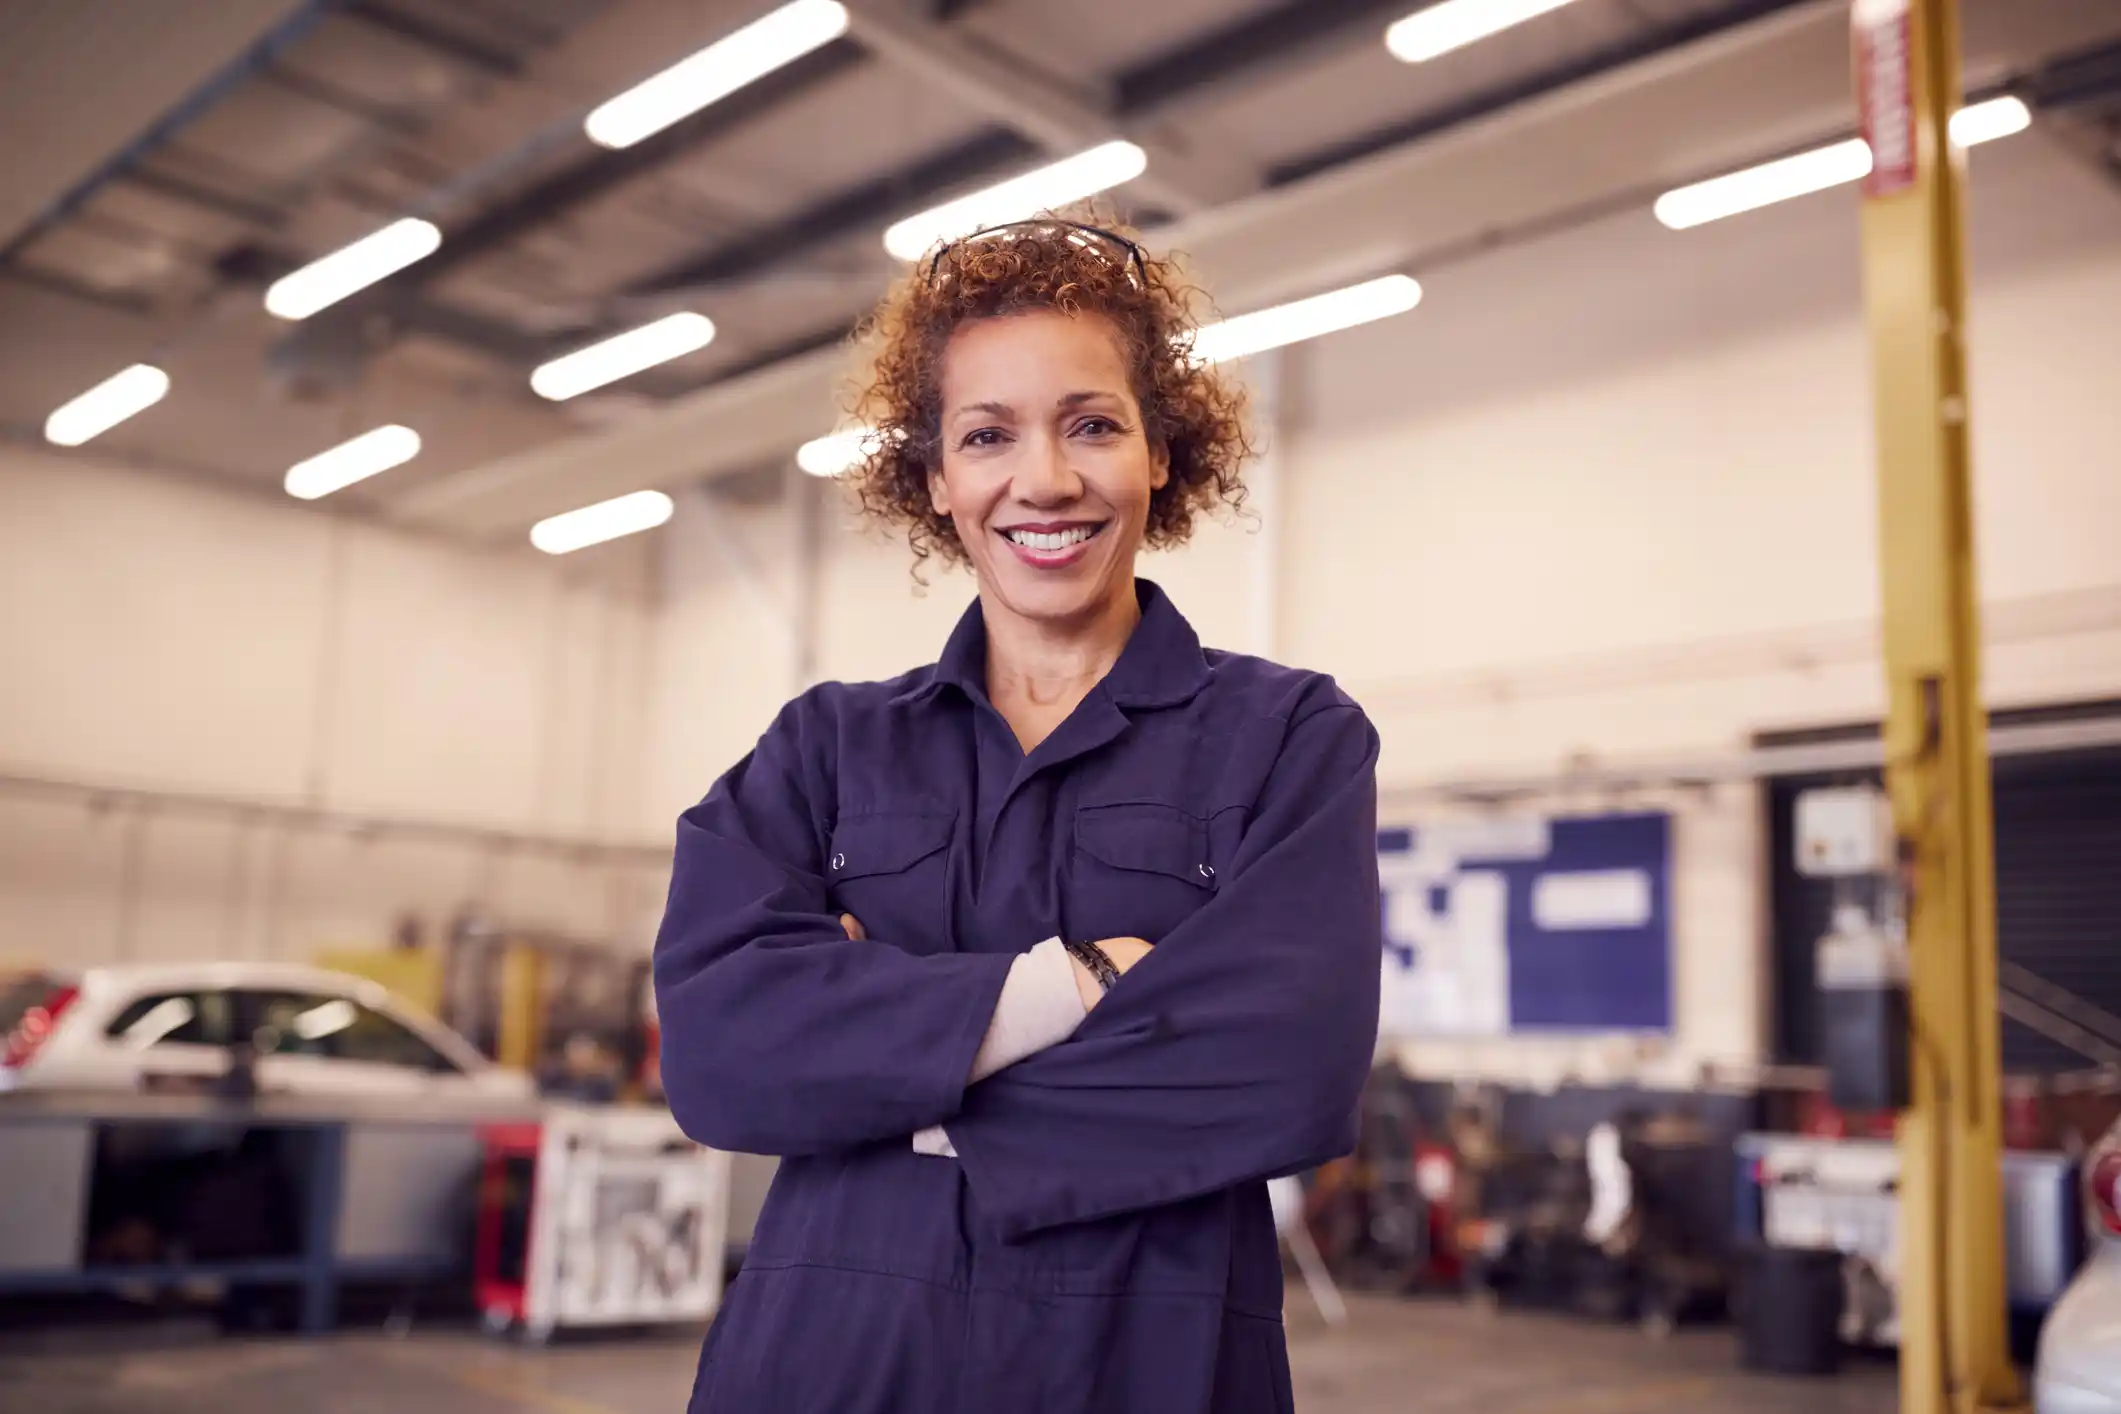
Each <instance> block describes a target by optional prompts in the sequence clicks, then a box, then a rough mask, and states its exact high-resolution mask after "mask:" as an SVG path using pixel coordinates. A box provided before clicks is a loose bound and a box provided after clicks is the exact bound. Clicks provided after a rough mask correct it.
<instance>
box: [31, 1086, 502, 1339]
mask: <svg viewBox="0 0 2121 1414" xmlns="http://www.w3.org/2000/svg"><path fill="white" fill-rule="evenodd" d="M416 1108H417V1107H416V1106H414V1105H412V1104H411V1103H409V1102H407V1101H404V1100H403V1099H399V1100H396V1101H394V1102H393V1103H392V1104H391V1105H390V1106H389V1107H388V1108H387V1110H386V1109H383V1108H381V1107H372V1108H371V1107H362V1106H358V1105H333V1106H331V1107H329V1108H325V1107H323V1106H321V1105H319V1104H317V1103H316V1102H314V1101H310V1100H303V1101H291V1100H284V1099H274V1098H271V1097H266V1098H264V1099H261V1100H259V1101H257V1102H256V1103H254V1104H240V1105H239V1104H229V1103H225V1102H221V1101H216V1100H212V1099H208V1098H205V1097H199V1096H175V1095H138V1096H136V1095H111V1096H80V1095H61V1094H52V1095H40V1094H21V1095H13V1096H9V1097H7V1098H6V1100H5V1101H4V1102H0V1173H5V1174H6V1175H7V1179H8V1181H7V1183H6V1184H5V1185H0V1295H41V1294H52V1295H66V1294H87V1293H93V1292H105V1291H114V1290H134V1289H139V1288H148V1287H151V1288H156V1289H160V1290H175V1289H190V1288H192V1287H194V1286H196V1285H197V1284H198V1283H200V1282H211V1283H217V1284H220V1285H222V1286H224V1287H225V1288H227V1289H229V1290H231V1291H236V1290H281V1291H286V1292H289V1293H291V1294H292V1296H293V1301H292V1302H291V1306H292V1311H293V1315H294V1318H295V1323H296V1324H297V1325H298V1327H299V1328H300V1329H302V1330H304V1331H309V1332H316V1331H324V1330H329V1329H330V1328H331V1326H332V1324H333V1321H334V1319H335V1317H336V1313H337V1301H338V1290H339V1287H340V1286H341V1285H342V1284H343V1283H347V1282H383V1283H391V1284H397V1283H410V1282H416V1281H423V1280H432V1279H436V1278H441V1277H446V1276H448V1275H451V1274H452V1273H455V1274H461V1273H462V1271H463V1270H464V1265H465V1257H466V1248H467V1245H468V1244H467V1241H466V1237H467V1234H468V1222H467V1221H466V1219H467V1216H468V1207H469V1203H468V1196H469V1187H470V1182H471V1178H472V1174H473V1164H474V1160H475V1158H476V1151H475V1150H474V1148H473V1142H474V1132H473V1121H472V1119H471V1118H469V1117H467V1116H465V1115H462V1114H455V1115H445V1114H436V1115H434V1116H433V1117H430V1118H422V1117H419V1116H418V1115H416V1114H414V1113H413V1111H414V1110H415V1109H416ZM261 1154H263V1155H266V1156H268V1157H270V1158H271V1160H272V1164H271V1169H272V1174H271V1183H270V1184H269V1185H267V1186H268V1187H269V1188H271V1189H272V1190H273V1191H274V1192H275V1193H276V1195H277V1196H276V1197H275V1198H274V1199H273V1204H274V1205H275V1206H283V1205H284V1208H285V1219H286V1220H285V1221H284V1222H282V1221H269V1222H265V1223H262V1224H259V1223H251V1224H248V1226H247V1227H246V1229H245V1231H243V1232H241V1233H232V1232H231V1231H230V1230H229V1229H228V1228H226V1227H219V1228H215V1229H213V1230H211V1231H209V1230H207V1228H204V1227H201V1226H200V1225H199V1224H198V1222H197V1221H196V1219H199V1218H212V1217H215V1216H217V1215H218V1216H222V1217H225V1216H227V1215H226V1214H220V1213H218V1211H217V1210H218V1209H219V1208H220V1207H224V1206H225V1204H219V1203H216V1202H215V1201H213V1200H212V1192H213V1185H214V1184H215V1183H217V1182H219V1181H220V1180H221V1178H222V1177H223V1176H224V1174H226V1173H228V1172H233V1171H234V1170H231V1169H227V1168H225V1167H224V1166H222V1165H221V1164H220V1163H219V1162H218V1160H220V1159H221V1158H223V1157H239V1158H246V1159H249V1158H255V1157H256V1156H259V1155H261ZM128 1155H129V1156H130V1158H129V1159H128ZM158 1155H159V1156H176V1158H175V1161H173V1162H166V1163H164V1162H159V1161H158V1160H157V1159H156V1157H155V1156H158ZM128 1161H129V1162H131V1163H133V1164H134V1166H135V1169H136V1171H138V1172H140V1173H142V1174H144V1175H145V1176H147V1177H148V1178H150V1179H154V1178H156V1177H157V1176H158V1175H159V1176H160V1177H161V1178H164V1179H167V1178H170V1177H181V1178H182V1179H183V1180H184V1186H185V1189H186V1190H187V1192H186V1193H179V1192H169V1193H163V1194H160V1195H159V1196H160V1197H161V1198H162V1199H165V1200H166V1201H163V1202H160V1203H159V1204H157V1205H156V1206H155V1209H154V1210H153V1211H152V1212H148V1213H145V1214H142V1215H140V1216H141V1217H143V1218H144V1219H145V1221H144V1222H136V1223H132V1224H130V1225H129V1227H130V1230H129V1231H125V1232H120V1231H117V1230H115V1229H114V1228H112V1227H111V1226H110V1225H109V1224H101V1225H99V1217H100V1216H101V1215H100V1214H99V1212H98V1206H99V1202H104V1203H105V1205H106V1206H107V1199H108V1198H109V1196H110V1194H109V1192H108V1190H109V1182H108V1180H109V1179H110V1178H112V1177H113V1176H114V1173H115V1170H113V1171H112V1172H109V1173H105V1174H104V1175H102V1178H103V1180H105V1181H103V1182H101V1183H100V1184H99V1174H98V1165H99V1163H104V1164H116V1163H121V1162H128ZM239 1167H241V1168H242V1170H243V1172H245V1173H250V1174H255V1173H257V1171H258V1168H257V1166H256V1165H255V1164H249V1163H246V1164H245V1165H241V1166H239ZM99 1190H100V1191H99ZM219 1191H220V1192H222V1193H223V1194H226V1193H227V1192H229V1191H232V1190H231V1189H229V1188H228V1187H226V1186H225V1185H224V1186H223V1187H222V1188H221V1189H220V1190H219ZM187 1193H188V1194H189V1195H190V1196H189V1197H187ZM120 1216H122V1215H120ZM283 1228H284V1229H286V1230H283ZM261 1234H262V1235H263V1237H264V1238H265V1239H267V1240H265V1241H264V1242H263V1244H262V1245H261V1243H260V1241H258V1240H257V1239H258V1238H259V1237H260V1235H261Z"/></svg>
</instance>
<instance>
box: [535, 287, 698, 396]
mask: <svg viewBox="0 0 2121 1414" xmlns="http://www.w3.org/2000/svg"><path fill="white" fill-rule="evenodd" d="M713 342H714V321H713V320H711V319H709V318H708V317H707V316H706V315H704V314H694V313H692V312H691V311H689V310H688V311H685V312H683V313H679V314H671V315H666V316H664V317H663V318H661V319H658V320H656V321H655V322H654V323H653V324H643V325H642V326H641V327H640V328H638V329H629V330H627V331H626V332H625V333H623V334H614V335H613V336H612V337H610V338H608V339H606V340H604V341H603V342H602V343H600V344H591V345H590V346H589V347H588V348H586V349H576V350H575V351H574V352H573V353H571V354H568V355H566V356H565V357H564V358H556V359H554V360H553V361H552V362H550V363H545V364H540V365H538V368H537V371H535V372H534V373H532V374H531V375H530V386H531V387H532V388H534V389H535V390H537V393H538V396H539V397H544V398H550V399H552V400H553V401H554V402H556V403H557V402H565V401H566V400H567V399H569V398H572V397H577V396H579V395H581V394H583V393H586V392H588V391H589V390H590V389H592V388H601V387H603V386H604V385H605V384H606V383H616V382H618V381H619V380H620V379H621V378H630V377H632V376H633V375H634V374H636V373H639V372H640V371H641V370H642V369H644V368H653V367H655V366H656V365H657V364H659V363H668V362H670V360H672V359H674V358H682V357H683V356H684V355H686V354H689V353H692V352H694V351H695V350H698V349H704V348H706V347H707V346H708V345H709V344H711V343H713Z"/></svg>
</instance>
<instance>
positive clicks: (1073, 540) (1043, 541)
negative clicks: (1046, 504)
mask: <svg viewBox="0 0 2121 1414" xmlns="http://www.w3.org/2000/svg"><path fill="white" fill-rule="evenodd" d="M1096 533H1097V527H1096V526H1094V525H1077V526H1070V527H1069V528H1068V529H1066V530H1056V531H1040V530H1005V531H1003V532H1002V534H1004V535H1006V536H1008V537H1009V538H1010V539H1011V540H1014V541H1015V542H1016V543H1017V544H1019V545H1021V546H1023V547H1024V548H1025V549H1026V550H1049V551H1050V550H1065V549H1067V548H1068V547H1069V546H1070V545H1080V544H1082V543H1083V542H1084V541H1085V540H1088V539H1089V538H1090V537H1091V536H1093V535H1095V534H1096Z"/></svg>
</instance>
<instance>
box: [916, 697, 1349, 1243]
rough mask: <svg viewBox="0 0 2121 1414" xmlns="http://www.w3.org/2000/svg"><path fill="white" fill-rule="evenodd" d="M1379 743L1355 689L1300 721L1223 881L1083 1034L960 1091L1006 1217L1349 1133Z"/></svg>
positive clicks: (1232, 1168)
mask: <svg viewBox="0 0 2121 1414" xmlns="http://www.w3.org/2000/svg"><path fill="white" fill-rule="evenodd" d="M1376 760H1377V735H1376V733H1375V731H1374V730H1373V729H1372V728H1371V726H1370V724H1369V722H1368V721H1367V720H1366V719H1365V718H1364V717H1363V715H1362V713H1361V711H1360V710H1359V709H1357V708H1356V707H1354V706H1353V705H1352V704H1350V703H1348V702H1347V701H1346V699H1344V698H1341V699H1338V700H1337V701H1336V702H1335V703H1333V704H1331V705H1328V706H1325V707H1322V708H1318V709H1315V710H1314V711H1313V712H1312V713H1311V714H1310V715H1309V716H1307V717H1304V718H1303V719H1301V720H1299V721H1297V722H1296V723H1294V724H1293V725H1291V726H1290V727H1289V728H1288V731H1287V735H1286V737H1285V740H1284V742H1283V744H1282V747H1281V752H1280V755H1279V757H1278V759H1277V761H1276V764H1275V767H1274V770H1273V772H1272V774H1271V775H1270V777H1269V779H1268V781H1267V784H1266V786H1265V788H1264V790H1263V791H1262V793H1261V797H1260V800H1259V802H1258V805H1257V807H1256V809H1255V811H1254V814H1253V817H1252V819H1251V821H1250V823H1249V824H1248V826H1247V829H1246V833H1245V837H1244V840H1243V842H1242V844H1241V845H1240V848H1239V851H1238V855H1237V857H1236V858H1235V859H1234V860H1233V861H1231V863H1230V865H1229V866H1228V867H1227V868H1225V870H1224V871H1223V884H1222V887H1221V889H1220V890H1219V892H1218V894H1217V896H1216V897H1215V899H1214V900H1212V901H1211V902H1210V903H1208V904H1207V905H1206V906H1204V907H1203V908H1201V909H1200V910H1199V911H1198V912H1197V913H1195V914H1194V915H1193V916H1192V917H1190V918H1188V919H1187V920H1186V921H1185V922H1184V923H1183V924H1181V925H1180V926H1179V927H1178V928H1177V929H1176V930H1174V931H1173V932H1172V933H1171V934H1170V935H1169V936H1167V937H1165V938H1162V939H1159V940H1157V946H1156V949H1155V951H1154V952H1153V953H1151V954H1150V955H1149V956H1148V957H1147V958H1145V959H1144V960H1143V961H1142V962H1141V963H1140V964H1139V965H1138V966H1136V967H1135V968H1134V969H1133V970H1132V971H1131V972H1129V973H1128V974H1127V976H1125V977H1123V978H1122V979H1121V980H1120V982H1119V984H1118V985H1117V986H1115V987H1114V988H1113V990H1112V992H1111V993H1110V994H1109V995H1108V996H1106V997H1105V998H1104V999H1103V1000H1102V1001H1101V1002H1100V1003H1099V1004H1098V1006H1097V1007H1096V1008H1095V1009H1094V1010H1093V1011H1091V1012H1090V1014H1089V1016H1088V1017H1087V1019H1085V1020H1084V1022H1083V1023H1082V1025H1081V1027H1080V1028H1079V1029H1078V1030H1077V1031H1076V1033H1075V1035H1074V1037H1073V1038H1072V1039H1070V1040H1068V1041H1067V1042H1065V1043H1064V1044H1060V1045H1056V1046H1053V1047H1051V1048H1050V1049H1048V1050H1045V1051H1042V1052H1040V1053H1038V1054H1036V1055H1033V1056H1030V1057H1029V1058H1027V1059H1025V1060H1022V1061H1020V1062H1019V1063H1017V1064H1015V1065H1013V1066H1011V1067H1010V1068H1008V1069H1006V1070H1003V1071H1001V1072H999V1073H997V1074H995V1075H994V1076H992V1077H991V1078H989V1079H986V1080H984V1081H982V1082H981V1083H980V1084H978V1085H975V1086H973V1087H972V1088H971V1089H970V1090H968V1091H967V1092H966V1093H965V1096H964V1099H963V1104H962V1108H961V1109H960V1110H959V1112H958V1113H957V1115H956V1116H955V1117H954V1118H951V1119H950V1120H949V1122H948V1126H947V1129H948V1134H949V1137H950V1140H951V1142H952V1144H953V1145H954V1146H955V1148H956V1151H957V1154H958V1157H959V1158H960V1160H961V1161H962V1162H963V1164H964V1167H965V1176H966V1180H967V1182H968V1183H969V1184H970V1185H971V1187H972V1190H973V1195H974V1197H975V1198H976V1199H977V1200H978V1202H979V1205H980V1208H981V1210H982V1212H983V1213H984V1214H986V1215H987V1216H988V1217H989V1218H990V1219H991V1220H993V1221H994V1222H996V1223H997V1224H998V1225H999V1227H1000V1229H1001V1231H1002V1232H1003V1233H1004V1234H1005V1235H1009V1236H1017V1235H1021V1234H1024V1233H1027V1232H1031V1231H1034V1230H1037V1229H1040V1228H1044V1227H1050V1226H1054V1225H1057V1224H1062V1223H1071V1222H1081V1221H1086V1220H1089V1219H1093V1218H1099V1217H1104V1216H1108V1215H1110V1214H1113V1213H1119V1212H1128V1211H1133V1210H1137V1209H1141V1208H1147V1207H1154V1206H1157V1205H1160V1204H1164V1203H1171V1202H1177V1201H1179V1200H1182V1199H1185V1198H1189V1197H1194V1196H1197V1195H1199V1194H1203V1193H1208V1192H1213V1191H1215V1190H1217V1189H1220V1188H1225V1187H1228V1186H1230V1185H1232V1184H1235V1183H1240V1182H1244V1181H1246V1180H1249V1179H1255V1178H1266V1177H1272V1176H1276V1175H1279V1174H1284V1173H1292V1172H1296V1171H1298V1170H1300V1169H1303V1168H1308V1167H1311V1166H1313V1165H1315V1164H1317V1163H1320V1162H1323V1161H1324V1160H1325V1159H1328V1158H1331V1157H1333V1156H1335V1155H1338V1154H1341V1153H1344V1152H1346V1151H1347V1149H1348V1148H1349V1147H1350V1145H1351V1144H1352V1142H1353V1137H1354V1116H1355V1109H1356V1105H1357V1102H1358V1100H1359V1098H1360V1095H1361V1091H1362V1085H1363V1082H1364V1080H1365V1079H1366V1077H1367V1076H1368V1073H1369V1068H1370V1062H1371V1059H1372V1056H1373V1054H1374V1051H1375V1048H1376V1036H1377V990H1378V974H1379V962H1378V959H1379V954H1380V947H1381V945H1380V938H1379V931H1380V930H1379V913H1378V898H1377V858H1376V844H1377V841H1376V813H1377V812H1376V780H1375V768H1376Z"/></svg>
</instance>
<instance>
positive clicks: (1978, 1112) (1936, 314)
mask: <svg viewBox="0 0 2121 1414" xmlns="http://www.w3.org/2000/svg"><path fill="white" fill-rule="evenodd" d="M1852 21H1853V25H1852V37H1853V41H1854V43H1853V47H1854V51H1855V79H1856V93H1857V102H1858V108H1859V111H1860V112H1861V115H1862V125H1863V131H1864V136H1865V137H1866V138H1867V139H1868V140H1869V141H1870V144H1871V151H1872V169H1871V174H1870V176H1869V177H1868V178H1867V179H1866V181H1865V188H1864V201H1863V217H1862V222H1863V284H1864V299H1865V304H1866V308H1867V315H1868V320H1869V326H1870V339H1871V371H1872V392H1873V397H1874V399H1875V407H1876V412H1875V417H1876V425H1877V444H1878V516H1879V533H1880V552H1881V553H1880V568H1881V572H1882V579H1883V589H1884V610H1883V624H1884V646H1885V667H1886V676H1887V680H1888V685H1889V693H1890V702H1889V706H1888V713H1887V720H1886V738H1885V739H1886V786H1887V790H1888V793H1889V794H1890V796H1891V798H1892V806H1893V819H1894V827H1895V831H1896V833H1897V835H1898V837H1899V841H1900V855H1901V864H1902V873H1903V880H1904V883H1905V885H1906V887H1907V891H1908V966H1909V994H1910V1001H1911V1009H1912V1012H1913V1015H1914V1035H1913V1037H1912V1038H1911V1044H1912V1045H1913V1047H1914V1054H1913V1055H1912V1057H1911V1062H1912V1065H1911V1069H1912V1075H1913V1082H1914V1083H1913V1087H1912V1090H1913V1096H1914V1104H1913V1108H1912V1109H1911V1110H1909V1111H1908V1112H1907V1113H1906V1114H1905V1115H1904V1116H1902V1120H1901V1127H1900V1163H1901V1186H1900V1196H1901V1203H1900V1223H1901V1233H1900V1238H1901V1240H1900V1252H1901V1264H1900V1265H1901V1271H1900V1313H1901V1319H1900V1330H1901V1337H1900V1408H1901V1411H1902V1414H1972V1411H1975V1410H1983V1409H1996V1408H2014V1407H2018V1406H2019V1405H2020V1403H2021V1397H2020V1394H2019V1390H2018V1383H2017V1377H2016V1373H2015V1371H2014V1370H2013V1368H2012V1366H2011V1361H2010V1350H2009V1343H2008V1338H2007V1334H2006V1321H2005V1295H2004V1268H2003V1195H2002V1175H2001V1148H2002V1146H2001V1143H2000V1129H2001V1124H2002V1113H2001V1104H2000V1101H1999V1097H1998V1090H1999V1088H2000V1080H2001V1059H2000V1055H1999V1051H2000V1045H2001V1042H2000V1037H1999V1025H1998V1022H1997V1013H1996V923H1995V859H1994V850H1993V842H1992V834H1993V823H1992V819H1991V809H1990V800H1989V767H1988V746H1987V736H1986V719H1985V716H1984V713H1983V707H1982V700H1981V669H1980V645H1981V637H1980V612H1979V601H1978V599H1977V597H1976V594H1975V581H1974V532H1973V515H1972V503H1971V502H1972V488H1971V485H1970V476H1969V470H1968V457H1967V397H1966V363H1965V348H1964V333H1965V327H1966V326H1965V317H1966V244H1965V220H1964V199H1963V192H1962V176H1963V173H1964V165H1963V163H1964V158H1963V156H1962V155H1961V154H1960V153H1958V152H1957V151H1956V150H1955V149H1954V148H1953V147H1952V145H1951V143H1950V140H1949V136H1948V124H1949V122H1950V119H1951V115H1952V114H1953V113H1954V112H1955V111H1957V109H1958V107H1959V27H1958V6H1957V3H1956V0H1854V4H1853V6H1852Z"/></svg>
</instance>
